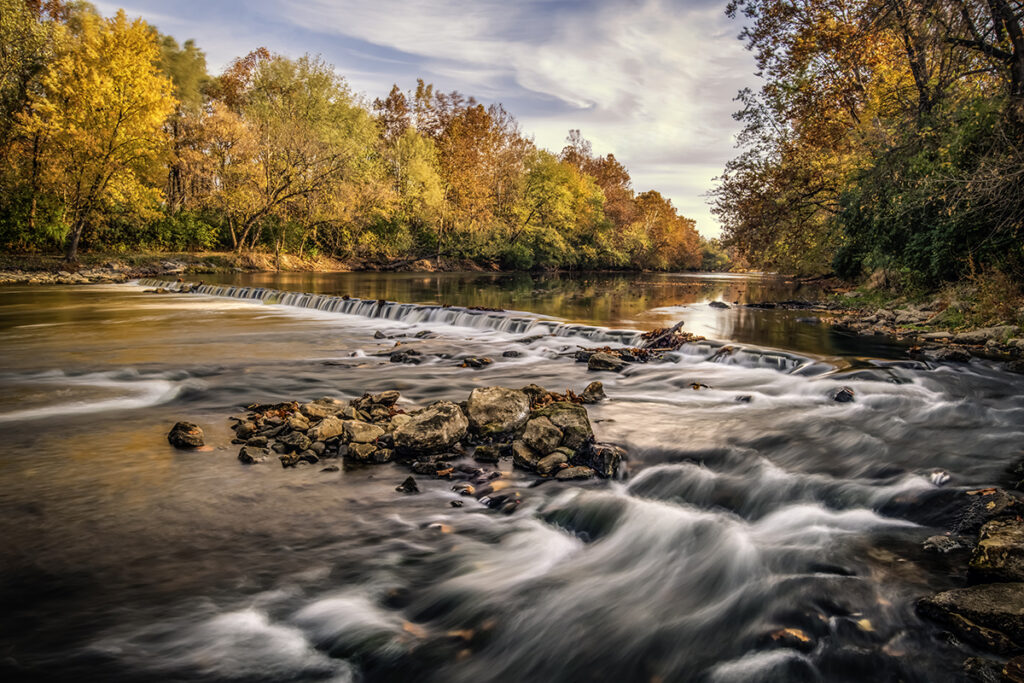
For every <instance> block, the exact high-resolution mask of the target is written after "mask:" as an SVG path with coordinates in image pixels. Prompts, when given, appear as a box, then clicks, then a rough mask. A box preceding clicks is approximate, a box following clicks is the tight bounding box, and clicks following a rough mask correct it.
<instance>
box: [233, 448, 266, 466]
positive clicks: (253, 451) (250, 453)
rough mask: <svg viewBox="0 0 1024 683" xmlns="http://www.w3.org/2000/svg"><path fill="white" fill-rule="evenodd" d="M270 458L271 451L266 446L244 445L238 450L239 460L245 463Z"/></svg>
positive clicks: (254, 462)
mask: <svg viewBox="0 0 1024 683" xmlns="http://www.w3.org/2000/svg"><path fill="white" fill-rule="evenodd" d="M268 458H270V451H269V450H268V449H266V448H256V447H254V446H242V450H240V451H238V460H239V462H241V463H242V464H244V465H255V464H256V463H260V462H264V461H266V460H267V459H268Z"/></svg>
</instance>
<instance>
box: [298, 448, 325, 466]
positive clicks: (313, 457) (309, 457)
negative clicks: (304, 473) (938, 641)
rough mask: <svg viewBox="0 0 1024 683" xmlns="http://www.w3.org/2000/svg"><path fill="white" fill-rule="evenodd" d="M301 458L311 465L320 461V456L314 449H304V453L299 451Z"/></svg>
mask: <svg viewBox="0 0 1024 683" xmlns="http://www.w3.org/2000/svg"><path fill="white" fill-rule="evenodd" d="M299 460H301V461H302V462H308V463H309V464H310V465H315V464H317V463H318V462H320V458H319V457H318V456H317V454H316V453H314V452H313V451H302V453H299Z"/></svg>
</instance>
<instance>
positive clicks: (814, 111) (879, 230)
mask: <svg viewBox="0 0 1024 683" xmlns="http://www.w3.org/2000/svg"><path fill="white" fill-rule="evenodd" d="M728 12H729V14H730V15H731V16H733V17H742V18H743V20H744V21H745V24H746V25H745V28H744V30H743V34H742V37H743V38H744V39H745V40H746V41H747V45H748V47H749V48H750V49H751V50H752V51H753V52H754V54H755V56H756V59H757V64H758V67H759V69H760V72H761V74H762V75H763V77H764V79H765V82H764V85H763V87H762V88H761V89H760V91H759V92H751V91H744V92H742V93H741V94H740V97H739V100H740V102H741V105H742V108H741V110H740V112H739V113H738V114H737V115H736V118H737V119H738V120H740V121H741V122H743V123H744V131H743V134H742V136H741V139H740V144H741V147H742V151H741V153H740V154H739V155H738V156H737V157H736V158H735V159H734V160H732V161H731V162H729V164H728V165H727V167H726V170H725V173H724V174H723V175H722V177H721V178H720V184H719V186H718V188H717V190H716V191H715V192H714V194H713V198H714V210H715V212H716V214H717V215H718V216H719V217H720V219H721V221H722V223H723V225H724V228H725V237H726V243H727V244H729V245H732V246H735V247H737V248H739V249H740V251H741V252H742V254H743V255H744V256H745V257H747V258H748V259H749V260H750V261H751V262H752V263H753V264H755V265H757V266H759V267H765V268H776V269H781V270H786V271H789V272H797V273H801V272H802V273H821V272H826V271H828V270H829V269H830V268H834V269H835V271H836V272H837V273H838V274H840V275H841V276H844V277H850V278H855V277H859V276H862V275H864V274H866V273H868V272H871V271H873V270H875V269H878V268H884V269H888V270H891V271H896V272H903V273H905V274H906V276H907V278H908V279H909V280H912V281H913V284H914V285H916V286H931V285H934V284H936V283H939V282H942V281H949V280H955V279H958V278H963V277H966V276H967V275H968V274H969V267H974V264H976V265H978V266H980V267H983V268H989V267H996V268H1000V269H1003V270H1005V271H1007V272H1011V273H1017V274H1018V275H1019V274H1020V272H1021V268H1022V267H1024V258H1022V257H1024V254H1022V251H1021V237H1022V233H1024V189H1022V188H1024V182H1022V181H1024V143H1022V142H1021V141H1022V140H1024V33H1022V25H1024V16H1022V13H1021V5H1020V3H1019V2H1014V1H1013V0H985V1H984V2H981V1H980V0H795V1H787V2H780V1H779V0H734V1H733V2H732V3H731V4H730V5H729V9H728Z"/></svg>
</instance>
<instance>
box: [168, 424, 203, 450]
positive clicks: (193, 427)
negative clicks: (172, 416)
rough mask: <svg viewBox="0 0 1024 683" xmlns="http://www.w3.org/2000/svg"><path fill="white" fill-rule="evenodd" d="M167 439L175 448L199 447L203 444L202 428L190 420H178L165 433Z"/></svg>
mask: <svg viewBox="0 0 1024 683" xmlns="http://www.w3.org/2000/svg"><path fill="white" fill-rule="evenodd" d="M167 441H168V442H169V443H170V444H171V445H172V446H174V447H175V448H183V449H189V448H200V447H201V446H203V445H204V443H205V442H204V441H203V430H202V428H201V427H200V426H199V425H197V424H194V423H192V422H178V423H176V424H175V425H174V426H173V427H171V431H169V432H168V433H167Z"/></svg>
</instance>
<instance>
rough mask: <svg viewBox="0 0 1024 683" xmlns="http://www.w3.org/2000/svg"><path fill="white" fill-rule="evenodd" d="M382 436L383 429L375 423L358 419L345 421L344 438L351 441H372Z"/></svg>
mask: <svg viewBox="0 0 1024 683" xmlns="http://www.w3.org/2000/svg"><path fill="white" fill-rule="evenodd" d="M382 436H384V430H383V429H381V428H380V427H378V426H377V425H374V424H370V423H369V422H360V421H359V420H346V421H345V438H346V439H347V440H348V441H351V442H353V443H373V442H374V441H376V440H377V439H379V438H380V437H382Z"/></svg>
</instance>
